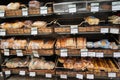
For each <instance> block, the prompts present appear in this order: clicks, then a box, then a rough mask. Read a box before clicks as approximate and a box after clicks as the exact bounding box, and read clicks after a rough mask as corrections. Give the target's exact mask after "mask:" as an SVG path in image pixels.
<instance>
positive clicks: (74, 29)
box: [70, 25, 78, 34]
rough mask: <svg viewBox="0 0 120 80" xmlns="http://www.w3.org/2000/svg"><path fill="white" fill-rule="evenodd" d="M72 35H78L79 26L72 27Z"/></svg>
mask: <svg viewBox="0 0 120 80" xmlns="http://www.w3.org/2000/svg"><path fill="white" fill-rule="evenodd" d="M70 28H71V34H76V33H78V25H71V26H70Z"/></svg>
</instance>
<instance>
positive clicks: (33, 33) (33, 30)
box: [31, 27, 38, 35]
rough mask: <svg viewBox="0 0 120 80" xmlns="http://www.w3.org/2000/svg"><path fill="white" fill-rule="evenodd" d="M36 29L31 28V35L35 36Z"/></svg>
mask: <svg viewBox="0 0 120 80" xmlns="http://www.w3.org/2000/svg"><path fill="white" fill-rule="evenodd" d="M37 33H38V31H37V27H34V28H31V35H37Z"/></svg>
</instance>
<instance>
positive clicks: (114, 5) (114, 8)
mask: <svg viewBox="0 0 120 80" xmlns="http://www.w3.org/2000/svg"><path fill="white" fill-rule="evenodd" d="M117 10H120V1H116V2H112V11H117Z"/></svg>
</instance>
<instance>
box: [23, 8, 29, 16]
mask: <svg viewBox="0 0 120 80" xmlns="http://www.w3.org/2000/svg"><path fill="white" fill-rule="evenodd" d="M22 15H23V16H28V9H27V8H23V9H22Z"/></svg>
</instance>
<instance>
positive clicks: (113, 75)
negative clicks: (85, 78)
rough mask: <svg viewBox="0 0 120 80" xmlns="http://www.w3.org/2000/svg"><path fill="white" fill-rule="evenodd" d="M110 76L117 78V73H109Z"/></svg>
mask: <svg viewBox="0 0 120 80" xmlns="http://www.w3.org/2000/svg"><path fill="white" fill-rule="evenodd" d="M108 77H109V78H116V73H108Z"/></svg>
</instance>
